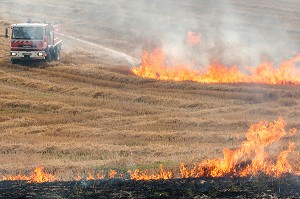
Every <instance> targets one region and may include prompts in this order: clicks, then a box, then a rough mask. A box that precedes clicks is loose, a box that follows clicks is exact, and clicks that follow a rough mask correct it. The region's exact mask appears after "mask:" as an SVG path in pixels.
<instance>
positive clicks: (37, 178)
mask: <svg viewBox="0 0 300 199" xmlns="http://www.w3.org/2000/svg"><path fill="white" fill-rule="evenodd" d="M54 179H55V178H54V176H53V175H51V174H48V173H45V172H44V168H43V167H40V166H39V167H36V168H35V169H34V172H33V173H32V174H31V175H30V176H25V175H17V176H4V177H2V180H10V181H27V182H30V183H33V182H35V183H43V182H53V181H54Z"/></svg>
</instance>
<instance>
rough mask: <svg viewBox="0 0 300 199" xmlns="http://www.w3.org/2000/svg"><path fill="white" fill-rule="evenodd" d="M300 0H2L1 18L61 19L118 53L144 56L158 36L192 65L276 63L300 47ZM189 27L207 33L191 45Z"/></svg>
mask: <svg viewBox="0 0 300 199" xmlns="http://www.w3.org/2000/svg"><path fill="white" fill-rule="evenodd" d="M299 4H300V3H299V2H298V1H297V0H291V1H289V3H286V2H285V1H278V2H277V1H276V2H275V3H274V2H273V3H270V2H269V3H268V4H267V3H266V2H264V3H262V2H261V1H258V0H254V1H251V2H239V1H234V0H222V1H220V0H210V1H207V0H185V1H179V0H165V1H158V0H152V1H147V0H112V1H97V0H88V1H85V0H74V1H60V0H51V1H50V0H41V1H38V2H36V1H33V0H14V1H10V0H2V1H1V4H0V9H1V13H0V17H1V18H2V19H7V20H9V21H15V22H24V21H26V19H27V18H29V17H30V18H33V19H37V20H45V21H49V22H53V21H59V22H61V23H62V24H63V27H64V31H65V33H66V35H70V36H73V37H76V38H78V39H80V40H83V41H87V42H89V43H90V44H91V43H94V44H96V45H100V46H101V47H105V48H107V49H112V51H110V53H111V54H112V55H113V56H116V53H115V52H117V51H119V52H121V54H122V53H123V55H121V56H120V57H121V58H125V59H127V58H128V56H127V57H126V56H124V53H125V54H129V56H130V57H139V56H140V54H141V51H142V49H143V48H144V47H145V45H146V44H149V43H155V44H157V43H159V44H160V46H161V47H162V48H164V49H165V51H166V52H167V55H168V57H170V60H176V61H178V62H182V63H185V64H191V65H192V66H194V67H205V66H207V65H208V64H210V63H211V62H212V61H217V62H220V63H223V64H225V65H229V66H231V65H238V66H239V67H243V66H249V65H257V64H259V63H261V62H263V61H273V62H276V63H277V62H280V61H281V60H283V59H285V58H286V57H287V56H289V54H290V52H291V51H298V45H297V44H299V42H298V40H297V41H296V40H295V35H294V34H293V33H292V31H293V30H294V29H293V28H297V27H294V26H292V25H293V24H292V22H291V19H292V18H291V17H292V15H293V12H290V13H286V10H293V7H295V5H299ZM274 6H276V8H274ZM289 17H290V18H289ZM291 27H292V28H291ZM189 31H192V32H195V33H196V34H201V36H202V40H201V43H200V44H199V45H197V46H194V47H191V46H189V45H188V44H187V33H188V32H189ZM66 39H68V38H66ZM69 39H70V38H69ZM295 41H296V42H295ZM74 42H75V41H74ZM77 42H78V44H76V46H77V47H76V48H79V47H81V48H83V49H85V50H88V47H86V46H85V45H87V43H84V42H80V41H79V40H77ZM65 48H68V46H65ZM70 49H71V50H72V49H74V45H73V46H70V47H69V50H70Z"/></svg>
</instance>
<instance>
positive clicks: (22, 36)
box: [6, 23, 62, 63]
mask: <svg viewBox="0 0 300 199" xmlns="http://www.w3.org/2000/svg"><path fill="white" fill-rule="evenodd" d="M6 32H7V31H6ZM10 37H11V49H10V58H11V62H12V63H16V62H18V61H20V60H47V61H52V60H56V61H58V60H59V59H60V50H61V46H62V39H61V33H60V28H59V25H51V24H46V23H21V24H13V25H12V26H11V36H10Z"/></svg>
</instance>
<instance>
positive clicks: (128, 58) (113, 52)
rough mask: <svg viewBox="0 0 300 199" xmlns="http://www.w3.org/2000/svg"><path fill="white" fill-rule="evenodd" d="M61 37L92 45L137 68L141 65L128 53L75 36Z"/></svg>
mask: <svg viewBox="0 0 300 199" xmlns="http://www.w3.org/2000/svg"><path fill="white" fill-rule="evenodd" d="M61 35H62V36H64V37H66V38H69V39H72V40H75V41H78V42H82V43H84V44H87V45H90V46H94V47H97V48H100V49H101V50H103V51H104V52H107V53H109V54H110V55H111V56H113V57H115V58H122V59H124V60H126V61H128V63H129V64H130V65H131V66H137V65H139V64H140V60H139V59H137V58H135V57H132V56H130V55H128V54H126V53H123V52H120V51H117V50H113V49H111V48H107V47H105V46H102V45H99V44H96V43H93V42H89V41H86V40H83V39H79V38H76V37H74V36H70V35H66V34H61Z"/></svg>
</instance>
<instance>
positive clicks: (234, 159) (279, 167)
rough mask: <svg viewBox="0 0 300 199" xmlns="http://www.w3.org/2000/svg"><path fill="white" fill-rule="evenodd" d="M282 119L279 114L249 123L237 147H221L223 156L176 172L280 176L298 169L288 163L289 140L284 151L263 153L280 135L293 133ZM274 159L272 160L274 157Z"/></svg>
mask: <svg viewBox="0 0 300 199" xmlns="http://www.w3.org/2000/svg"><path fill="white" fill-rule="evenodd" d="M285 126H286V123H285V121H284V120H283V119H282V118H281V117H280V118H279V119H278V120H277V121H274V122H270V123H268V122H265V121H262V122H259V123H258V124H253V125H251V126H250V128H249V130H248V132H247V134H246V138H247V140H246V141H245V142H243V143H242V145H241V147H240V148H238V149H236V150H230V149H225V150H224V151H223V152H224V157H223V159H212V160H205V161H203V162H201V163H199V164H198V165H195V166H194V167H193V168H192V169H187V168H186V167H185V165H184V164H181V166H180V171H181V175H182V177H183V178H189V177H202V176H209V177H222V176H226V175H235V176H240V177H243V176H249V175H257V174H260V173H263V174H266V175H269V176H272V177H280V176H281V175H283V174H285V173H294V174H296V173H297V172H298V171H297V170H298V168H297V166H293V165H291V164H290V163H289V162H288V159H287V157H288V155H289V154H290V153H291V152H292V151H293V150H294V149H295V144H294V143H293V142H291V143H289V144H288V147H287V149H286V150H283V151H281V152H279V154H278V156H277V157H272V156H271V155H270V154H269V153H267V149H268V147H270V146H271V145H274V144H278V143H279V142H280V141H281V139H282V138H285V137H289V136H291V135H293V134H294V133H295V131H296V130H295V129H292V130H291V131H290V132H291V133H287V132H286V131H285V129H284V127H285ZM274 159H275V160H274Z"/></svg>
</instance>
